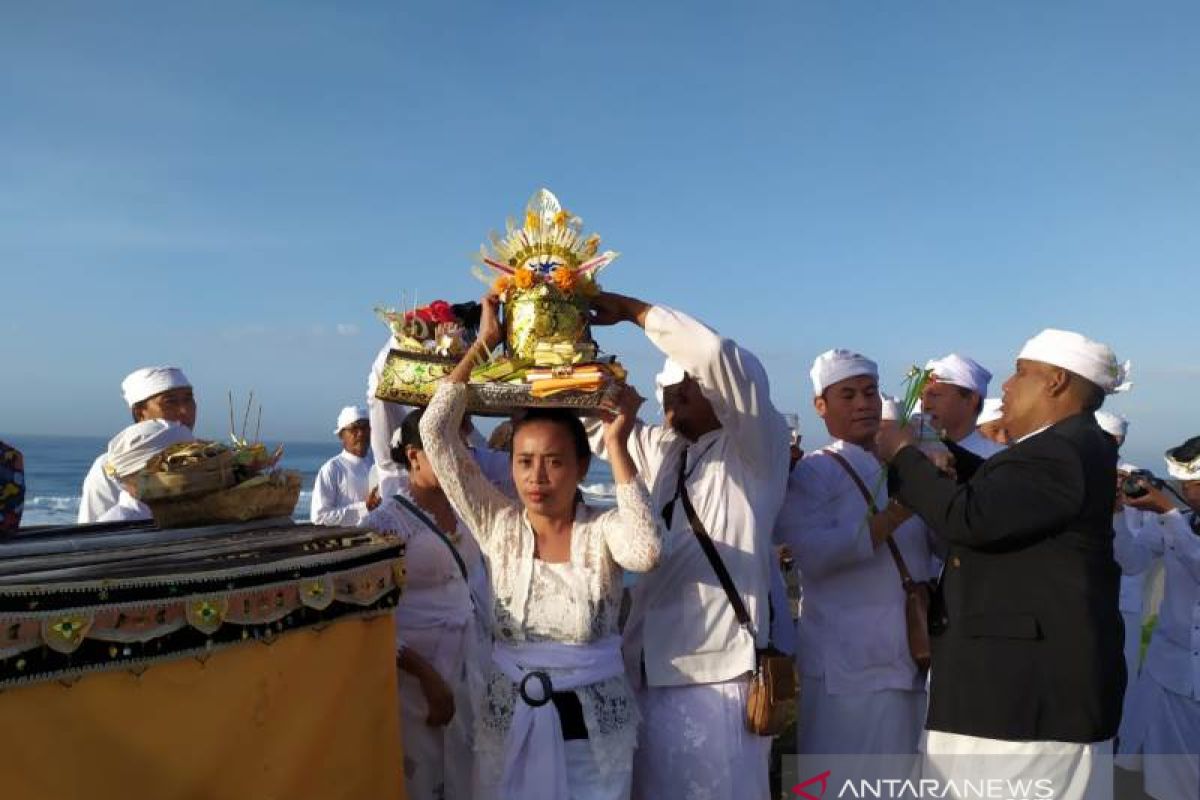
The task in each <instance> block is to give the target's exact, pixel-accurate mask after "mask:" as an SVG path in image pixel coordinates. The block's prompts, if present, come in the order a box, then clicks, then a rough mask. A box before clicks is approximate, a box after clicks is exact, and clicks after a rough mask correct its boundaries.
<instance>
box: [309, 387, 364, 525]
mask: <svg viewBox="0 0 1200 800" xmlns="http://www.w3.org/2000/svg"><path fill="white" fill-rule="evenodd" d="M334 433H335V434H336V435H337V437H338V439H340V440H341V442H342V452H340V453H338V454H337V455H336V456H334V457H333V458H331V459H329V460H328V461H326V462H325V464H324V465H322V467H321V469H320V470H319V471H318V472H317V480H316V483H315V484H313V493H312V512H311V514H310V517H311V519H312V521H313V524H314V525H344V526H347V527H353V526H356V525H359V524H361V523H362V521H363V520H364V519H366V518H367V514H368V513H370V512H371V511H372V510H373V509H374V508H375V507H376V506H377V505H379V496H380V495H379V489H378V488H375V489H370V488H369V485H370V476H371V460H370V459H369V458H367V452H368V451H369V450H370V448H371V423H370V422H369V421H368V419H367V410H366V409H365V408H362V407H361V406H346V407H345V408H343V409H342V411H341V413H339V414H338V418H337V428H336V429H335V430H334Z"/></svg>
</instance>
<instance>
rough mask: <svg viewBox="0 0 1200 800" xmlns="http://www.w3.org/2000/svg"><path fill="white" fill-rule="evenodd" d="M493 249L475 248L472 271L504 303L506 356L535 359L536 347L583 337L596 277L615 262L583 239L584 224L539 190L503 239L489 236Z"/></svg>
mask: <svg viewBox="0 0 1200 800" xmlns="http://www.w3.org/2000/svg"><path fill="white" fill-rule="evenodd" d="M491 244H492V250H491V251H489V250H488V247H487V245H484V246H483V247H481V248H480V252H479V261H480V263H481V264H482V265H484V266H486V267H488V268H489V269H491V270H492V271H493V273H497V274H492V275H488V274H486V273H484V272H483V271H482V270H479V269H478V268H477V269H476V273H475V274H476V276H477V277H479V278H480V280H482V281H484V283H488V284H490V285H491V286H492V289H493V291H495V292H496V293H497V294H499V295H500V296H501V300H503V301H504V309H505V311H504V314H505V321H506V326H507V328H508V332H507V345H508V353H509V355H510V356H512V357H514V358H521V359H534V360H535V362H536V359H537V350H538V346H539V345H543V347H544V346H545V345H547V344H548V345H575V344H579V343H581V342H584V341H586V338H587V309H588V300H589V299H590V298H591V297H593V296H595V294H596V292H597V291H598V288H597V286H596V275H597V274H598V273H599V272H600V270H602V269H604V268H605V267H606V266H608V265H609V264H610V263H611V262H612V261H613V260H614V259H616V258H617V255H618V254H617V253H615V252H612V251H611V250H610V251H605V252H604V253H601V254H599V255H597V251H598V250H599V249H600V237H599V236H597V235H595V234H591V235H590V236H585V235H584V234H583V220H581V219H580V218H579V217H576V216H574V215H572V214H571V212H569V211H567V210H566V209H564V208H563V207H562V205H561V204H560V203H559V202H558V198H557V197H555V196H554V195H553V194H552V193H551V192H550V191H549V190H547V189H539V190H538V191H537V192H535V193H534V195H533V197H532V198H531V199H530V200H529V205H527V206H526V208H525V224H524V225H522V226H521V227H517V226H516V225H515V224H514V222H513V220H511V219H509V220H508V224H507V229H506V231H505V235H504V236H503V237H500V236H498V235H497V234H494V233H493V234H492V236H491Z"/></svg>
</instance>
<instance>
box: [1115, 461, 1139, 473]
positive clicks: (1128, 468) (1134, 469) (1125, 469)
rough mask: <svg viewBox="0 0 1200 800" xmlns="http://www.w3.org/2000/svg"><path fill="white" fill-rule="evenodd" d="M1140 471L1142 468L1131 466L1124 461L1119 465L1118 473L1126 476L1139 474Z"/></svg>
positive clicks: (1135, 465)
mask: <svg viewBox="0 0 1200 800" xmlns="http://www.w3.org/2000/svg"><path fill="white" fill-rule="evenodd" d="M1140 469H1141V467H1139V466H1138V465H1137V464H1130V463H1129V462H1128V461H1122V462H1120V463H1119V464H1117V472H1124V473H1125V474H1126V475H1128V474H1130V473H1131V472H1137V471H1138V470H1140Z"/></svg>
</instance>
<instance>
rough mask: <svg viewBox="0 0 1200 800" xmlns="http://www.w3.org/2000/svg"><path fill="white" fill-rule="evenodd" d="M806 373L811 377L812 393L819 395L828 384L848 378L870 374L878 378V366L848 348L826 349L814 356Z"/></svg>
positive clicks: (831, 384)
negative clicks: (810, 367)
mask: <svg viewBox="0 0 1200 800" xmlns="http://www.w3.org/2000/svg"><path fill="white" fill-rule="evenodd" d="M808 374H809V377H811V378H812V385H813V395H814V396H815V397H820V396H821V395H822V394H824V393H825V390H826V389H828V388H829V387H830V386H833V385H834V384H835V383H840V382H841V381H844V380H846V379H848V378H857V377H859V376H860V375H870V376H871V377H872V378H876V379H878V378H879V367H878V366H876V365H875V362H874V361H872V360H871V359H869V358H867V357H866V356H864V355H860V354H858V353H855V352H852V351H850V350H826V351H825V352H824V353H821V355H819V356H817V357H816V359H815V360H814V361H813V365H812V369H811V370H809V373H808Z"/></svg>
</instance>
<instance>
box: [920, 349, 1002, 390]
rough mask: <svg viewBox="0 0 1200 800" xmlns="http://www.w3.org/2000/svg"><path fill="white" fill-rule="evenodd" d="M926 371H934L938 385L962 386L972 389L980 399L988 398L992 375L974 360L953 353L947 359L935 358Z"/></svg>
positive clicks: (926, 365)
mask: <svg viewBox="0 0 1200 800" xmlns="http://www.w3.org/2000/svg"><path fill="white" fill-rule="evenodd" d="M925 369H929V370H933V377H935V378H937V382H938V383H948V384H950V385H951V386H961V387H962V388H964V389H970V390H971V391H972V392H974V393H975V394H977V395H979V396H980V397H987V390H988V383H989V382H990V381H991V380H992V373H990V372H988V371H987V370H986V369H984V368H983V367H981V366H980V365H979V362H977V361H975V360H974V359H970V358H967V357H966V356H960V355H959V354H958V353H951V354H950V355H948V356H946V357H945V358H933V359H930V360H929V362H928V363H926V364H925Z"/></svg>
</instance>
